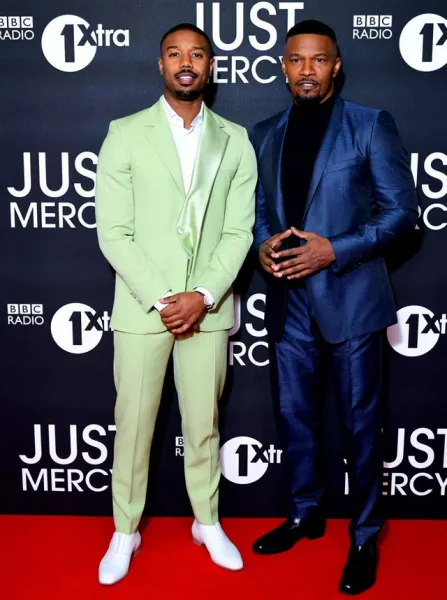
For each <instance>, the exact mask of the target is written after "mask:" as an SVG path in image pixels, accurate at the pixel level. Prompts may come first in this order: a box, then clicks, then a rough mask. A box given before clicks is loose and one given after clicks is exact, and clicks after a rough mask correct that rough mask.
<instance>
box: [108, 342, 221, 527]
mask: <svg viewBox="0 0 447 600" xmlns="http://www.w3.org/2000/svg"><path fill="white" fill-rule="evenodd" d="M114 344H115V357H114V374H115V385H116V391H117V401H116V407H115V422H116V437H115V453H114V462H113V474H112V495H113V514H114V519H115V527H116V530H117V531H119V532H120V533H133V532H134V531H136V529H137V527H138V523H139V521H140V519H141V515H142V513H143V509H144V505H145V501H146V490H147V481H148V471H149V458H150V450H151V443H152V437H153V434H154V428H155V421H156V418H157V413H158V409H159V405H160V399H161V394H162V389H163V383H164V378H165V373H166V368H167V365H168V361H169V357H170V355H171V352H173V353H174V357H173V358H174V378H175V386H176V389H177V395H178V399H179V406H180V413H181V417H182V434H183V440H184V461H185V480H186V488H187V491H188V495H189V499H190V501H191V506H192V509H193V512H194V515H195V517H196V519H197V520H198V521H199V523H201V524H202V525H212V524H214V523H215V522H216V521H217V520H218V487H219V479H220V462H219V430H218V408H217V403H218V400H219V399H220V397H221V395H222V391H223V387H224V383H225V376H226V368H227V347H228V331H215V332H200V333H195V334H193V335H189V336H181V337H179V338H177V339H175V338H174V336H173V335H172V334H171V333H169V332H167V331H166V332H163V333H157V334H147V335H136V334H131V333H123V332H120V331H115V333H114Z"/></svg>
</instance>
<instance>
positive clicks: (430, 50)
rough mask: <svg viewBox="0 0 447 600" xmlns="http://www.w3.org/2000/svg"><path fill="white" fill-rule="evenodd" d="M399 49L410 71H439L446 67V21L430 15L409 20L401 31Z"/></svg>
mask: <svg viewBox="0 0 447 600" xmlns="http://www.w3.org/2000/svg"><path fill="white" fill-rule="evenodd" d="M399 48H400V53H401V54H402V58H403V59H404V61H405V62H406V63H407V65H409V66H410V67H411V68H412V69H415V70H416V71H425V72H429V71H437V70H438V69H441V68H442V67H444V66H445V65H447V19H445V18H444V17H441V16H440V15H435V14H432V13H427V14H425V15H418V16H417V17H415V18H414V19H411V21H409V23H407V24H406V25H405V27H404V28H403V29H402V33H401V34H400V40H399Z"/></svg>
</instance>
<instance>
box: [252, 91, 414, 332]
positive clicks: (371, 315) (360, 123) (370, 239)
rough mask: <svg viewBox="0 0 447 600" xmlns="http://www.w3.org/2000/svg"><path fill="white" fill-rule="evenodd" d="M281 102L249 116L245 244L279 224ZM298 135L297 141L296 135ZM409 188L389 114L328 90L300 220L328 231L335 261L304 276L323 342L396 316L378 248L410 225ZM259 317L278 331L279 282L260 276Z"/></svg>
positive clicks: (282, 224) (281, 312)
mask: <svg viewBox="0 0 447 600" xmlns="http://www.w3.org/2000/svg"><path fill="white" fill-rule="evenodd" d="M289 113H290V108H288V109H286V110H285V111H282V112H280V113H279V114H277V115H275V116H273V117H271V118H270V119H267V120H266V121H262V122H261V123H258V124H257V125H255V127H254V129H253V132H252V136H251V140H252V143H253V146H254V148H255V152H256V155H257V159H258V169H259V180H258V187H257V209H256V224H255V239H254V248H255V250H256V251H258V250H259V247H260V245H261V243H262V242H263V241H264V240H265V239H267V238H269V237H271V236H272V235H274V234H275V233H279V232H281V231H284V230H285V229H287V227H288V224H287V222H286V217H285V210H284V203H283V197H282V193H281V155H282V147H283V143H284V137H285V132H286V128H287V123H288V117H289ZM297 143H303V144H305V143H306V141H305V140H297ZM416 219H417V194H416V191H415V185H414V180H413V177H412V174H411V170H410V165H409V159H408V154H407V152H406V151H405V149H404V148H403V146H402V143H401V140H400V138H399V134H398V131H397V128H396V125H395V123H394V120H393V118H392V116H391V115H390V114H389V113H387V112H385V111H381V110H376V109H372V108H366V107H364V106H360V105H358V104H354V103H353V102H348V101H345V100H343V99H342V98H340V97H338V98H337V99H336V102H335V105H334V110H333V113H332V116H331V119H330V122H329V126H328V129H327V132H326V135H325V137H324V139H323V142H322V145H321V148H320V151H319V153H318V156H317V160H316V162H315V167H314V172H313V176H312V181H311V184H310V188H309V194H308V198H307V203H306V208H305V211H304V218H303V222H302V223H301V224H300V228H301V229H303V230H305V231H309V232H315V233H318V234H320V235H323V236H325V237H327V238H329V239H330V241H331V243H332V246H333V249H334V252H335V256H336V261H335V263H333V264H332V265H331V266H330V267H329V268H327V269H324V270H322V271H320V272H319V273H316V274H315V275H313V276H311V277H308V278H307V279H306V287H307V291H308V295H309V302H310V304H311V307H312V310H313V313H314V315H315V318H316V321H317V323H318V326H319V328H320V330H321V333H322V334H323V336H324V338H325V339H326V340H327V341H328V342H329V343H332V344H335V343H339V342H342V341H345V340H348V339H351V338H353V337H357V336H361V335H365V334H367V333H371V332H373V331H378V330H380V329H383V328H385V327H387V326H389V325H392V324H394V323H395V322H396V308H395V304H394V298H393V293H392V289H391V284H390V281H389V277H388V273H387V269H386V265H385V261H384V258H383V256H384V253H385V251H386V250H387V248H388V247H389V246H390V245H391V244H392V243H393V242H395V240H396V239H397V238H398V237H399V236H402V235H403V234H406V233H407V232H410V231H411V230H412V229H413V228H414V227H415V224H416ZM270 280H271V281H270V282H269V286H268V290H267V307H266V321H267V327H268V329H269V333H270V335H271V336H272V337H273V339H274V340H279V339H280V338H281V335H282V329H283V325H284V319H285V315H286V310H287V286H286V284H285V283H284V282H282V281H279V282H278V281H276V280H273V277H271V278H270Z"/></svg>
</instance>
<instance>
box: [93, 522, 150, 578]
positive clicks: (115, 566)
mask: <svg viewBox="0 0 447 600" xmlns="http://www.w3.org/2000/svg"><path fill="white" fill-rule="evenodd" d="M140 546H141V535H140V534H139V533H138V531H137V532H136V533H131V534H130V535H129V534H127V533H118V532H117V531H115V533H114V534H113V536H112V540H111V542H110V545H109V549H108V550H107V552H106V553H105V555H104V558H103V559H102V561H101V562H100V564H99V583H102V585H113V584H114V583H117V582H118V581H121V579H123V578H124V577H125V576H126V575H127V573H128V571H129V564H130V559H131V558H132V556H135V554H137V552H138V550H139V549H140Z"/></svg>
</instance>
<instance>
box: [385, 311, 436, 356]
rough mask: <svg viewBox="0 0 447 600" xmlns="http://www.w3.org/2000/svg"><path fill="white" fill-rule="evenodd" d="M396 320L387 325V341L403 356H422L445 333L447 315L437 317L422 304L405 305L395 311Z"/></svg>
mask: <svg viewBox="0 0 447 600" xmlns="http://www.w3.org/2000/svg"><path fill="white" fill-rule="evenodd" d="M397 319H398V322H397V323H396V325H393V326H391V327H388V332H387V335H388V341H389V343H390V345H391V346H392V348H393V349H394V350H395V351H396V352H398V353H399V354H402V355H403V356H410V357H414V356H422V354H426V353H427V352H430V350H432V349H433V348H434V347H435V346H436V344H437V342H438V340H439V336H440V335H444V334H445V333H446V325H447V315H446V314H443V315H441V317H440V318H437V317H436V316H435V315H434V314H433V313H432V311H431V310H428V309H427V308H424V307H423V306H405V307H404V308H401V309H400V310H398V311H397Z"/></svg>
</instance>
